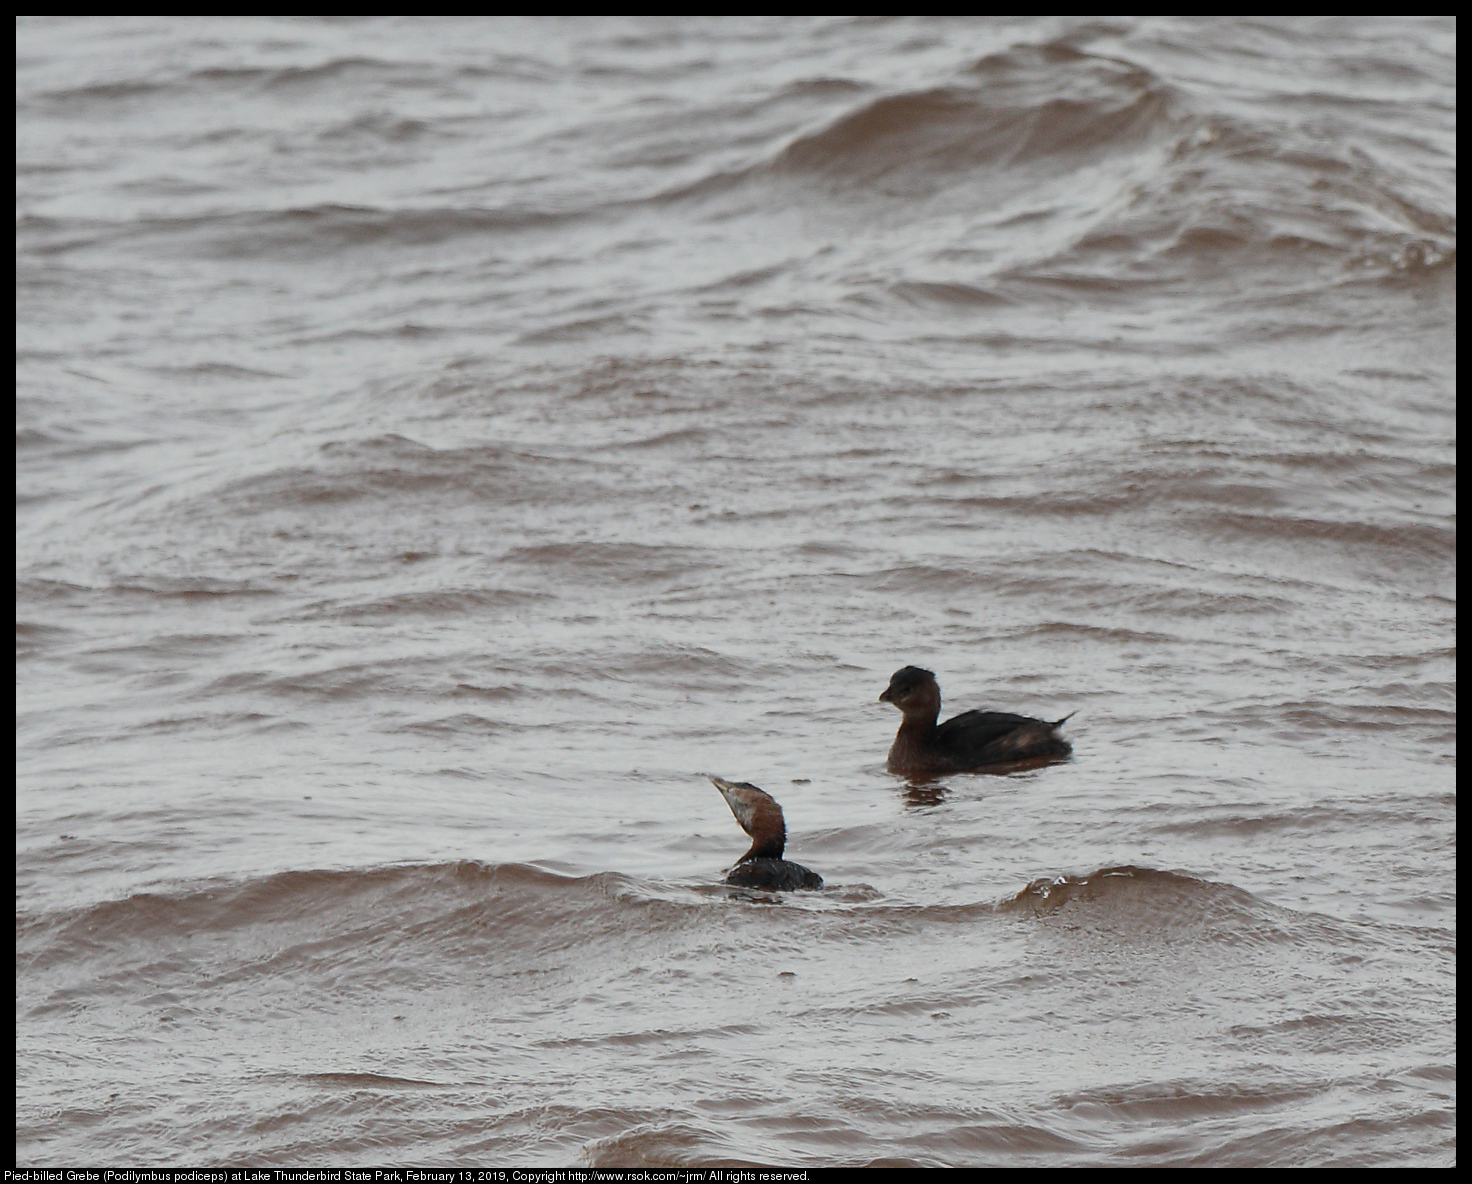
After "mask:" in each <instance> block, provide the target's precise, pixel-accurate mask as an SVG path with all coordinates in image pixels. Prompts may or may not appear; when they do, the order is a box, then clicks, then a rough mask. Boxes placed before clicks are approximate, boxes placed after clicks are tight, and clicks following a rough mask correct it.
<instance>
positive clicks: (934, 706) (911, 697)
mask: <svg viewBox="0 0 1472 1184" xmlns="http://www.w3.org/2000/svg"><path fill="white" fill-rule="evenodd" d="M879 701H880V702H881V703H893V704H894V705H895V706H896V707H898V708H899V709H900V710H901V711H902V712H904V714H905V718H906V719H912V718H921V719H923V718H925V717H927V716H928V717H929V718H931V719H934V718H935V717H936V716H937V715H939V714H940V684H939V683H938V682H936V681H935V675H934V674H933V673H932V672H931V671H929V670H924V669H921V668H920V667H919V666H906V667H904V668H903V669H901V670H896V671H895V672H894V674H893V675H892V676H891V677H890V680H889V686H888V687H886V688H885V691H884V694H882V695H880V696H879Z"/></svg>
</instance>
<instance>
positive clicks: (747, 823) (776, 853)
mask: <svg viewBox="0 0 1472 1184" xmlns="http://www.w3.org/2000/svg"><path fill="white" fill-rule="evenodd" d="M706 776H708V777H709V776H710V774H708V773H707V774H706ZM710 782H711V784H712V785H714V786H715V787H716V788H717V789H718V790H720V791H721V796H722V797H723V798H725V799H726V805H728V806H730V807H731V813H732V814H734V815H736V821H737V822H739V823H740V824H741V829H742V830H744V831H745V832H746V833H747V834H749V835H750V836H751V850H750V851H748V852H747V853H746V854H745V855H743V856H742V857H741V858H740V859H738V860H737V861H736V866H735V867H733V868H732V869H731V873H730V875H728V876H727V877H726V883H728V884H733V885H735V886H736V887H738V888H767V889H770V890H772V891H775V892H790V891H792V890H793V889H795V888H821V887H822V886H823V877H822V876H820V875H818V873H817V872H815V871H810V870H809V869H807V868H805V867H803V865H802V864H800V863H793V862H792V861H791V860H790V859H783V858H782V851H783V848H785V847H786V846H787V823H786V821H785V820H784V819H783V817H782V807H781V806H779V805H777V803H776V801H775V800H774V799H773V797H772V795H771V794H769V793H767V792H766V791H765V790H761V789H758V788H757V787H756V786H755V785H751V784H750V783H748V782H745V781H726V780H723V779H722V778H720V777H711V778H710Z"/></svg>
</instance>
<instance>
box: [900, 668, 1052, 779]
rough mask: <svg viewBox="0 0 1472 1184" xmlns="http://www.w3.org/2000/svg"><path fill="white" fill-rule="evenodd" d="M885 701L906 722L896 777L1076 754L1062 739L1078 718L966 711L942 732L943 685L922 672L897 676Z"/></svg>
mask: <svg viewBox="0 0 1472 1184" xmlns="http://www.w3.org/2000/svg"><path fill="white" fill-rule="evenodd" d="M879 701H880V702H881V703H893V704H894V705H895V706H896V707H898V708H899V709H900V711H901V712H903V713H904V716H905V718H904V722H903V723H901V724H900V730H899V731H898V732H896V733H895V737H894V743H893V744H892V745H891V746H890V749H889V771H890V772H891V773H921V774H925V773H964V772H968V771H970V770H974V769H985V768H987V767H989V766H993V765H1011V764H1016V763H1018V762H1022V761H1026V762H1041V761H1047V760H1061V759H1062V758H1063V757H1066V756H1068V755H1069V754H1070V753H1071V752H1073V749H1072V747H1071V746H1070V745H1069V743H1068V741H1067V740H1064V739H1063V738H1062V737H1061V736H1059V735H1058V734H1057V729H1058V728H1059V727H1061V726H1062V724H1063V722H1064V720H1067V719H1069V718H1071V717H1072V715H1073V713H1072V712H1069V714H1068V715H1065V716H1064V717H1063V719H1060V720H1054V721H1053V722H1052V723H1048V721H1047V720H1041V719H1032V718H1031V717H1030V716H1026V715H1013V714H1011V713H1010V712H1006V711H965V712H962V713H961V714H960V715H958V716H955V717H953V718H952V719H948V720H946V722H945V723H943V724H941V725H939V726H938V727H937V726H936V722H935V721H936V720H937V719H939V718H940V684H939V683H938V682H936V681H935V675H934V674H932V673H931V672H930V671H929V670H922V669H921V668H920V667H919V666H906V667H905V668H904V669H903V670H896V671H895V672H894V676H893V677H892V678H891V679H890V680H889V687H888V688H887V689H886V690H885V692H884V694H882V695H880V696H879Z"/></svg>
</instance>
